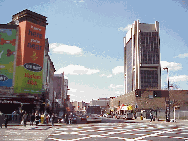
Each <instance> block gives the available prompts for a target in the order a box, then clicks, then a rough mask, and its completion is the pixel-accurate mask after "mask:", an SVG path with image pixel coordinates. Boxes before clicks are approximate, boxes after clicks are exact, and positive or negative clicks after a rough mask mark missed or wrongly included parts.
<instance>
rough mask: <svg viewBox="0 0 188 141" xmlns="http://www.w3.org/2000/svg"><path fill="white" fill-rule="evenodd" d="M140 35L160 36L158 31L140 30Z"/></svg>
mask: <svg viewBox="0 0 188 141" xmlns="http://www.w3.org/2000/svg"><path fill="white" fill-rule="evenodd" d="M139 35H140V36H152V37H153V36H156V37H158V32H140V34H139Z"/></svg>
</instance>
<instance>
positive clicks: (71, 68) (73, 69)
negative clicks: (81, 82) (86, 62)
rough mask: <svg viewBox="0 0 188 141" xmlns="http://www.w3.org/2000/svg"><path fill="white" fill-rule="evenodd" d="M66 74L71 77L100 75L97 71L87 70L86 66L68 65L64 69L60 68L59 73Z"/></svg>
mask: <svg viewBox="0 0 188 141" xmlns="http://www.w3.org/2000/svg"><path fill="white" fill-rule="evenodd" d="M61 72H64V73H65V74H66V75H67V74H71V75H83V74H88V75H90V74H94V73H98V72H99V70H97V69H90V68H85V67H84V66H80V65H72V64H71V65H68V66H66V67H64V68H60V69H59V70H58V71H57V73H61Z"/></svg>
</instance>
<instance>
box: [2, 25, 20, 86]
mask: <svg viewBox="0 0 188 141" xmlns="http://www.w3.org/2000/svg"><path fill="white" fill-rule="evenodd" d="M16 33H17V30H16V28H15V29H13V28H11V26H8V25H6V26H5V25H0V86H5V87H12V86H13V69H14V67H13V66H14V57H15V44H16Z"/></svg>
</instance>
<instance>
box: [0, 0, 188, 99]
mask: <svg viewBox="0 0 188 141" xmlns="http://www.w3.org/2000/svg"><path fill="white" fill-rule="evenodd" d="M24 9H29V10H31V11H34V12H36V13H39V14H42V15H44V16H46V17H47V21H48V23H49V25H47V28H46V38H49V43H50V57H51V59H52V61H53V63H54V65H55V69H56V70H57V72H56V73H62V72H63V71H64V72H65V75H66V76H67V77H68V81H69V88H70V90H69V92H68V94H70V95H71V101H72V100H77V101H82V100H83V101H86V102H89V101H90V100H91V99H98V98H99V97H110V96H118V95H122V94H123V93H124V75H123V59H124V56H123V37H124V36H125V35H126V33H127V31H128V29H129V27H130V25H131V24H132V23H133V22H134V21H135V20H138V19H139V21H140V22H141V23H142V22H143V23H152V24H153V23H155V21H156V20H157V21H159V26H160V39H161V42H160V48H161V65H162V68H163V67H168V68H169V77H170V84H172V83H173V84H176V85H178V86H179V88H180V89H184V90H187V89H188V66H187V65H188V40H187V33H188V27H187V23H188V18H187V17H188V12H187V10H188V1H186V0H185V1H180V0H177V1H175V0H165V1H164V0H158V1H152V0H127V1H126V0H121V1H120V0H32V1H25V0H17V1H11V0H0V12H1V13H3V15H2V14H1V18H0V23H1V24H5V23H7V22H10V21H11V18H12V15H14V14H15V13H18V12H20V11H22V10H24ZM166 77H167V72H166V71H164V70H162V77H161V78H162V88H166V87H167V84H166V82H167V78H166Z"/></svg>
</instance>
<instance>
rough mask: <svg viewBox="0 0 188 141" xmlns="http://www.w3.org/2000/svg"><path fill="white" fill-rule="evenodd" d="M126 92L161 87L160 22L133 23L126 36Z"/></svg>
mask: <svg viewBox="0 0 188 141" xmlns="http://www.w3.org/2000/svg"><path fill="white" fill-rule="evenodd" d="M124 74H125V93H129V92H131V91H134V90H136V89H161V66H160V38H159V22H158V21H155V24H147V23H139V20H137V21H135V22H134V23H133V24H132V28H131V29H130V30H129V31H128V32H127V34H126V37H124Z"/></svg>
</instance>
